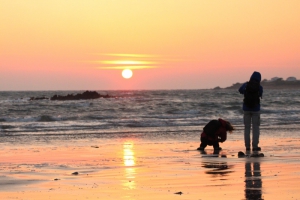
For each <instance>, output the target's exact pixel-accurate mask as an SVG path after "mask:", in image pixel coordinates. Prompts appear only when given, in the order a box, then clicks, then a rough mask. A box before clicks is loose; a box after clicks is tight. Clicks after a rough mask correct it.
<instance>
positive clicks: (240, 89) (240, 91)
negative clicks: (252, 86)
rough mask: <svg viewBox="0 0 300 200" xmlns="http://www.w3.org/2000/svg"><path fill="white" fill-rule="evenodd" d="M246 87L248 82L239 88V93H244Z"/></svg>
mask: <svg viewBox="0 0 300 200" xmlns="http://www.w3.org/2000/svg"><path fill="white" fill-rule="evenodd" d="M245 88H246V83H244V84H243V85H242V86H241V87H240V88H239V93H241V94H244V92H245Z"/></svg>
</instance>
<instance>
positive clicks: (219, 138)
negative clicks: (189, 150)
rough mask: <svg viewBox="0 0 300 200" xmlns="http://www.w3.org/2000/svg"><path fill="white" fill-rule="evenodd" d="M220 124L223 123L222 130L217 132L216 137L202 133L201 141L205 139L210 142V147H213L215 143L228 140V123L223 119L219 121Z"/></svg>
mask: <svg viewBox="0 0 300 200" xmlns="http://www.w3.org/2000/svg"><path fill="white" fill-rule="evenodd" d="M219 122H220V123H221V126H220V128H219V129H218V130H217V131H216V132H215V136H214V137H210V136H208V135H207V134H206V133H205V132H202V133H201V138H200V139H201V140H203V139H205V140H208V141H207V142H208V145H212V144H213V143H215V142H224V141H225V140H226V139H227V129H226V123H227V121H225V120H223V119H221V118H220V119H219Z"/></svg>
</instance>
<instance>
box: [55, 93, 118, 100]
mask: <svg viewBox="0 0 300 200" xmlns="http://www.w3.org/2000/svg"><path fill="white" fill-rule="evenodd" d="M98 98H112V96H109V95H108V94H107V95H101V94H99V93H98V92H95V91H85V92H84V93H82V94H76V95H73V94H68V95H66V96H60V95H54V96H53V97H51V98H50V100H60V101H66V100H82V99H98Z"/></svg>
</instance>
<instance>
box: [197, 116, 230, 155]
mask: <svg viewBox="0 0 300 200" xmlns="http://www.w3.org/2000/svg"><path fill="white" fill-rule="evenodd" d="M233 130H234V127H233V126H232V125H231V124H230V123H229V122H228V121H225V120H223V119H221V118H220V119H218V120H211V121H210V122H209V123H208V124H206V125H205V127H204V128H203V132H202V133H201V136H200V141H201V144H200V147H198V148H197V150H200V151H203V150H204V149H205V147H206V146H207V145H209V146H213V147H214V150H215V151H219V150H222V148H221V147H220V146H219V142H225V140H226V139H227V131H229V132H230V133H231V132H232V131H233Z"/></svg>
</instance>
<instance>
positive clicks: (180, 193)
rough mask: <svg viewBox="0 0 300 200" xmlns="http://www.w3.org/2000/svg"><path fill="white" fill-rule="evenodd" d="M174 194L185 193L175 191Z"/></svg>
mask: <svg viewBox="0 0 300 200" xmlns="http://www.w3.org/2000/svg"><path fill="white" fill-rule="evenodd" d="M174 194H179V195H182V194H183V193H182V192H181V191H180V192H175V193H174Z"/></svg>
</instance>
